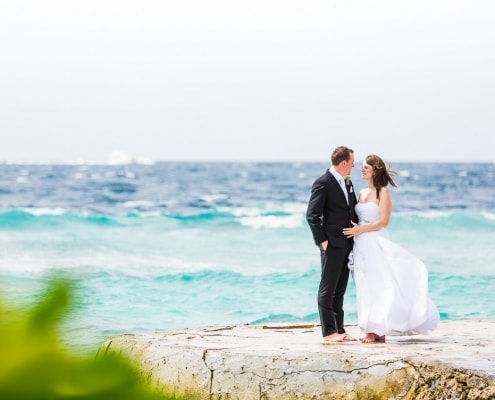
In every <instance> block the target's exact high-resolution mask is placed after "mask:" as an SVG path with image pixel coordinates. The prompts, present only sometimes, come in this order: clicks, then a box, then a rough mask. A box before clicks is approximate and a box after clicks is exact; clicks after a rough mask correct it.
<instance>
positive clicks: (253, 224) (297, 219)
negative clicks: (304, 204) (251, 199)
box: [239, 214, 303, 229]
mask: <svg viewBox="0 0 495 400" xmlns="http://www.w3.org/2000/svg"><path fill="white" fill-rule="evenodd" d="M239 221H240V223H241V225H244V226H248V227H250V228H254V229H262V228H266V229H278V228H290V229H293V228H299V227H301V226H302V224H303V220H302V218H301V215H300V214H291V215H283V216H276V215H260V216H254V217H243V218H240V219H239Z"/></svg>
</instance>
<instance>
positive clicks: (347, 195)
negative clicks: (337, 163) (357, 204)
mask: <svg viewBox="0 0 495 400" xmlns="http://www.w3.org/2000/svg"><path fill="white" fill-rule="evenodd" d="M339 183H340V187H341V188H342V191H343V192H344V194H345V199H346V200H347V204H349V191H348V190H349V189H347V185H346V184H345V182H344V180H343V179H339Z"/></svg>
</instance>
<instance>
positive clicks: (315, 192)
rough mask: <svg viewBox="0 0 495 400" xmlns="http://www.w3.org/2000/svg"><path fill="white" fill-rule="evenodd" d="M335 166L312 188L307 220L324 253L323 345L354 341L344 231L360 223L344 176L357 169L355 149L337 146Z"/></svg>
mask: <svg viewBox="0 0 495 400" xmlns="http://www.w3.org/2000/svg"><path fill="white" fill-rule="evenodd" d="M331 160H332V166H331V168H330V169H329V170H327V171H326V172H325V173H324V174H323V175H322V176H320V177H319V178H318V179H317V180H316V181H315V182H314V183H313V186H312V188H311V197H310V199H309V204H308V209H307V212H306V219H307V221H308V224H309V227H310V228H311V232H312V234H313V238H314V241H315V243H316V245H317V246H318V247H319V248H320V254H321V280H320V287H319V289H318V310H319V313H320V322H321V330H322V334H323V343H333V342H345V341H350V340H355V339H354V338H352V337H350V336H349V335H347V333H346V332H345V329H344V309H343V305H344V293H345V290H346V287H347V282H348V280H349V269H348V268H347V263H348V257H349V254H350V252H351V250H352V245H353V241H352V239H348V238H346V237H345V236H344V234H343V232H342V230H343V229H344V228H347V227H350V226H351V220H352V221H354V222H356V223H357V222H358V221H357V217H356V214H355V212H354V206H355V205H356V202H357V199H356V194H355V193H354V188H353V186H352V183H351V181H350V180H348V181H347V182H346V180H345V177H346V176H347V175H349V174H350V173H351V170H352V168H353V167H354V150H352V149H349V148H348V147H345V146H340V147H337V148H336V149H335V150H334V151H333V153H332V157H331Z"/></svg>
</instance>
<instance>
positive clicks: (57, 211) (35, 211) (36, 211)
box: [21, 207, 67, 217]
mask: <svg viewBox="0 0 495 400" xmlns="http://www.w3.org/2000/svg"><path fill="white" fill-rule="evenodd" d="M21 210H22V211H24V212H25V213H28V214H31V215H36V216H37V217H39V216H42V215H64V214H65V213H66V212H67V211H66V210H65V209H63V208H61V207H56V208H47V207H40V208H30V207H27V208H22V209H21Z"/></svg>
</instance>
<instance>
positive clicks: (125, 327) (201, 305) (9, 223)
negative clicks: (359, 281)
mask: <svg viewBox="0 0 495 400" xmlns="http://www.w3.org/2000/svg"><path fill="white" fill-rule="evenodd" d="M325 168H326V165H324V164H314V163H294V164H291V163H249V164H248V163H241V164H238V163H209V164H199V163H161V164H156V165H146V166H145V165H125V166H88V165H81V166H22V165H0V177H1V178H0V288H1V290H2V292H3V297H4V298H6V299H8V300H9V301H12V302H20V303H29V302H32V301H33V299H34V298H35V296H34V295H35V294H36V293H38V292H39V291H40V290H41V289H42V288H44V285H45V282H46V279H47V277H50V276H51V275H52V274H54V273H63V274H64V275H66V276H69V277H71V278H73V279H75V280H76V282H77V289H76V293H75V294H76V302H75V309H74V312H73V314H72V316H71V318H70V320H69V321H68V322H67V323H66V324H65V326H64V329H65V333H66V334H67V336H68V337H69V339H70V340H71V341H72V342H73V343H75V344H78V345H83V346H88V347H95V346H97V345H98V344H99V343H100V342H101V341H102V340H103V339H104V338H105V337H106V336H109V335H115V334H121V333H137V332H152V331H171V330H176V329H182V328H185V327H198V326H211V325H226V324H244V323H250V324H261V323H270V322H272V323H273V322H318V314H317V306H316V292H317V288H318V283H319V268H320V267H319V253H318V250H317V248H316V247H315V246H314V244H313V242H312V238H311V233H310V231H309V228H308V226H307V224H306V222H305V218H304V214H305V210H306V204H307V200H308V198H309V192H310V187H311V183H312V181H313V180H314V179H315V178H316V177H317V176H319V175H320V174H321V173H323V171H324V170H325ZM396 169H398V170H399V171H400V172H401V175H400V177H399V178H398V179H397V181H398V183H399V188H398V189H392V193H393V199H394V214H393V216H392V220H391V224H390V226H389V231H390V235H391V238H392V239H393V240H395V241H396V242H398V243H400V244H401V245H403V246H404V247H406V248H407V249H408V250H410V251H411V252H412V253H414V254H415V255H417V256H418V257H420V258H421V259H422V260H423V261H425V263H426V265H427V267H428V270H429V282H430V292H431V297H432V298H433V300H434V302H435V303H436V304H437V306H438V308H439V310H440V312H441V318H442V319H469V318H495V307H494V306H493V304H494V303H495V301H494V300H495V295H494V294H493V293H492V292H493V289H492V288H493V287H494V284H495V274H494V266H495V253H494V251H493V250H492V247H493V243H494V242H495V200H494V199H495V187H494V183H493V182H494V180H493V174H494V171H495V168H494V165H493V164H397V168H396ZM358 170H359V167H357V168H355V171H354V173H355V174H356V176H353V180H354V184H355V186H356V188H357V189H359V188H361V187H363V186H364V185H363V182H362V181H361V180H360V178H359V174H358V172H359V171H358ZM354 300H355V295H354V285H353V283H352V280H351V281H350V282H349V287H348V292H347V295H346V305H345V311H346V315H347V317H346V321H347V322H348V323H352V322H355V321H356V311H355V306H354Z"/></svg>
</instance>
